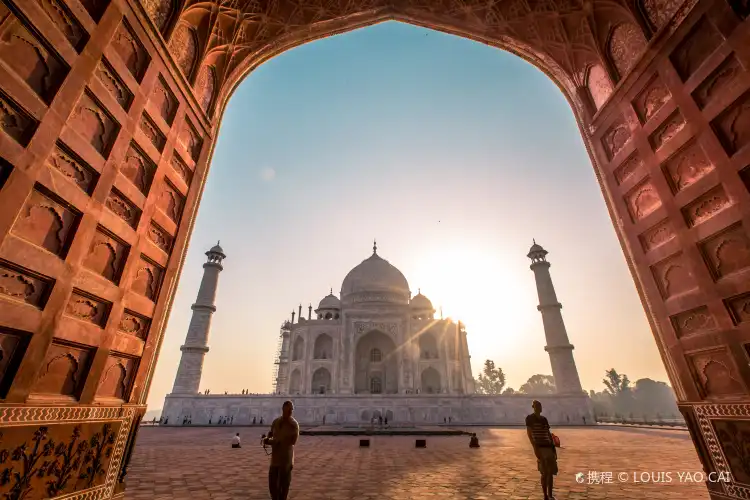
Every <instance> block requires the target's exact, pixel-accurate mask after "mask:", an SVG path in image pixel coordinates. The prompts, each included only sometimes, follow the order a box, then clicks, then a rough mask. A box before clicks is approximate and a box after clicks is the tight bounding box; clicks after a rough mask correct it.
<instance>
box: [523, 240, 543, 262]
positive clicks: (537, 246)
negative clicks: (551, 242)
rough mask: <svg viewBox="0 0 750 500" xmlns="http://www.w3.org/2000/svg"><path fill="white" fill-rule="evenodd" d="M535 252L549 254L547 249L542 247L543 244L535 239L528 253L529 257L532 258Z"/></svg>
mask: <svg viewBox="0 0 750 500" xmlns="http://www.w3.org/2000/svg"><path fill="white" fill-rule="evenodd" d="M535 254H544V255H547V250H545V249H544V248H542V246H541V245H540V244H539V243H537V242H536V240H534V244H533V245H531V248H530V249H529V253H528V254H527V255H526V256H527V257H529V258H532V256H533V255H535Z"/></svg>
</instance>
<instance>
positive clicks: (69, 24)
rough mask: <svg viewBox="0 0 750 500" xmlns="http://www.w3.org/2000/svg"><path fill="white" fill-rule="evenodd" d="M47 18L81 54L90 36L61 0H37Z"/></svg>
mask: <svg viewBox="0 0 750 500" xmlns="http://www.w3.org/2000/svg"><path fill="white" fill-rule="evenodd" d="M36 1H37V3H38V4H39V5H40V6H41V7H42V9H43V10H44V13H45V14H47V17H49V18H50V20H51V21H52V22H53V23H54V24H55V26H57V29H59V30H60V31H61V32H62V33H63V34H64V35H65V38H67V39H68V41H69V42H70V44H71V45H72V46H73V48H74V49H76V51H78V52H80V51H81V50H82V49H83V47H84V45H86V40H87V39H88V34H87V33H86V30H84V29H83V27H82V26H81V25H80V23H79V22H78V20H77V19H76V18H75V16H73V14H72V13H71V12H70V10H68V7H67V6H66V5H65V4H64V3H63V2H62V1H61V0H36Z"/></svg>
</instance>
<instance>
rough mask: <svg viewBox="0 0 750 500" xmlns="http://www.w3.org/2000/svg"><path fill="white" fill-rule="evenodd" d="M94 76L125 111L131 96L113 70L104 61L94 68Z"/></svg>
mask: <svg viewBox="0 0 750 500" xmlns="http://www.w3.org/2000/svg"><path fill="white" fill-rule="evenodd" d="M96 76H97V78H98V79H99V81H100V82H101V83H102V85H104V88H106V89H107V91H109V93H110V94H111V95H112V97H114V98H115V100H116V101H117V102H118V103H119V104H120V106H122V109H124V110H125V111H127V110H128V107H129V106H130V101H131V100H132V99H133V94H131V93H130V90H128V88H127V86H126V85H125V84H124V83H123V82H122V81H121V80H120V78H119V77H118V76H117V73H115V70H114V69H113V68H112V67H111V66H110V65H109V63H108V62H106V61H105V60H104V59H102V60H101V61H99V64H97V66H96Z"/></svg>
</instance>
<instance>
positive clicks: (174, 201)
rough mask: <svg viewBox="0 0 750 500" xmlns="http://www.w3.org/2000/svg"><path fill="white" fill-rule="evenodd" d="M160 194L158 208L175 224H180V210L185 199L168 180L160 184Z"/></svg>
mask: <svg viewBox="0 0 750 500" xmlns="http://www.w3.org/2000/svg"><path fill="white" fill-rule="evenodd" d="M162 186H163V187H162V193H161V196H159V201H158V207H159V208H160V209H161V210H162V212H164V213H165V214H167V216H168V217H169V218H170V219H172V220H173V221H175V222H180V217H181V216H182V208H183V207H184V206H185V197H184V196H182V194H180V192H179V191H178V190H177V188H176V187H174V186H173V185H172V184H171V183H170V182H169V181H168V180H166V179H165V180H164V183H163V184H162Z"/></svg>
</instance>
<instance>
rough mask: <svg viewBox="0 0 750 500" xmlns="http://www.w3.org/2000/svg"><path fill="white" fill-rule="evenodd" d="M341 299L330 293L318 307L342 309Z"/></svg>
mask: <svg viewBox="0 0 750 500" xmlns="http://www.w3.org/2000/svg"><path fill="white" fill-rule="evenodd" d="M340 308H341V301H340V300H339V299H338V297H336V296H335V295H334V294H332V293H331V294H328V295H326V296H325V297H323V300H321V301H320V304H318V309H340Z"/></svg>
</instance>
